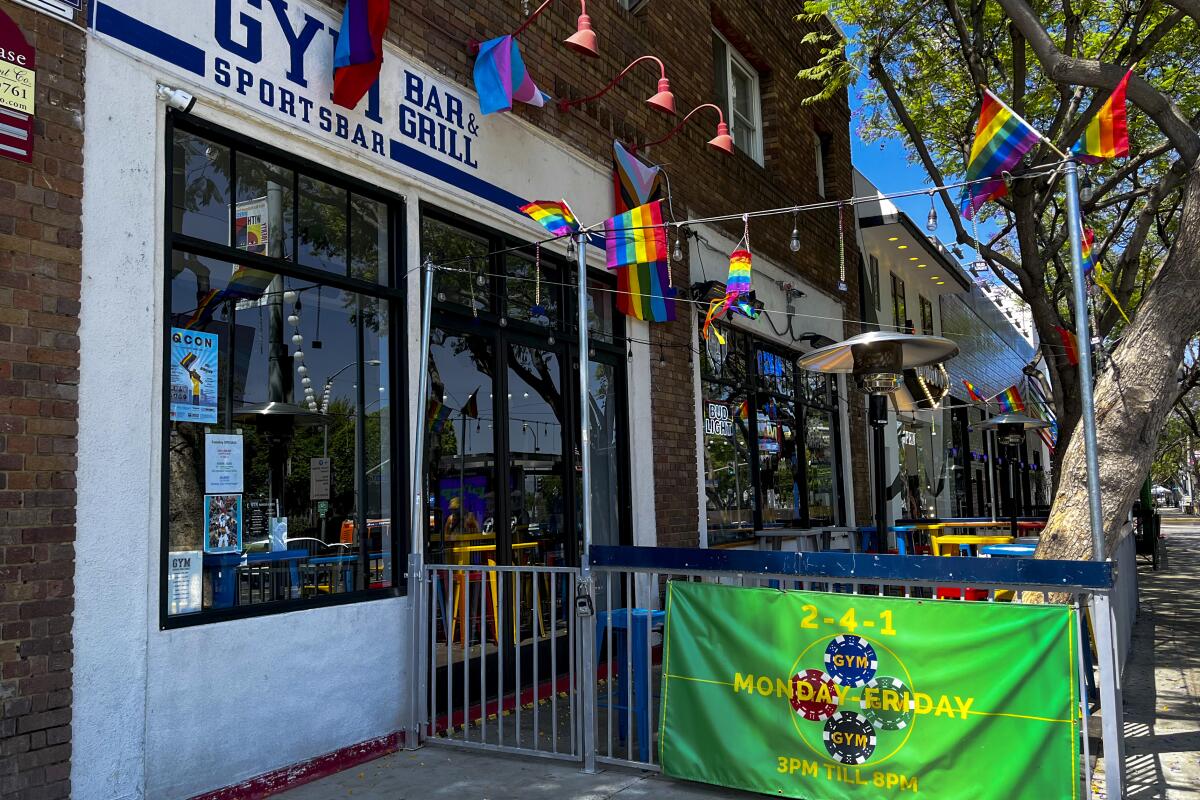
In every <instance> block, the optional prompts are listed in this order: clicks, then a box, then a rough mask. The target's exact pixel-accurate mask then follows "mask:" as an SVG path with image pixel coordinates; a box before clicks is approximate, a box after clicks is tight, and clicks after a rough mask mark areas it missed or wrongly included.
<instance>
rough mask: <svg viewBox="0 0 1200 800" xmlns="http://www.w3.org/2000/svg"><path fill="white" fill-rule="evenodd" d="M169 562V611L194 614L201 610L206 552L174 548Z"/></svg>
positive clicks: (172, 613)
mask: <svg viewBox="0 0 1200 800" xmlns="http://www.w3.org/2000/svg"><path fill="white" fill-rule="evenodd" d="M169 557H170V561H169V562H168V564H167V613H168V614H170V615H171V616H174V615H176V614H192V613H195V612H196V611H199V610H200V603H201V598H202V594H201V591H202V586H201V582H200V581H201V576H202V569H203V566H204V553H203V552H201V551H200V550H172V551H171V552H170V554H169Z"/></svg>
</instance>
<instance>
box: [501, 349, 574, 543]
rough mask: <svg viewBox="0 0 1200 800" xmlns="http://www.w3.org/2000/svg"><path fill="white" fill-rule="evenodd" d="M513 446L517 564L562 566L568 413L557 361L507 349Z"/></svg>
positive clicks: (536, 353)
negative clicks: (565, 413)
mask: <svg viewBox="0 0 1200 800" xmlns="http://www.w3.org/2000/svg"><path fill="white" fill-rule="evenodd" d="M507 361H508V446H509V457H508V463H509V484H510V498H511V499H510V503H509V506H510V514H511V515H512V542H513V544H512V548H513V554H512V557H513V560H514V562H516V563H539V564H560V565H561V564H563V563H566V551H565V547H564V545H565V534H566V529H565V523H566V520H565V517H564V515H565V513H566V509H565V503H566V496H565V492H564V491H563V475H564V470H563V450H562V441H563V428H562V421H561V418H560V414H561V409H562V408H563V398H562V392H561V388H560V387H561V375H560V368H559V363H558V356H557V355H555V354H554V353H551V352H547V351H544V350H538V349H535V348H532V347H525V346H523V345H509V347H508V359H507Z"/></svg>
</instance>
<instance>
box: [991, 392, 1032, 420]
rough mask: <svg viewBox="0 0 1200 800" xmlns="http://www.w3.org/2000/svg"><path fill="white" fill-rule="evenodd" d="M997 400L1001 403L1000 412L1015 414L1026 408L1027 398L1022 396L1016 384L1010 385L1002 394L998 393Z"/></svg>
mask: <svg viewBox="0 0 1200 800" xmlns="http://www.w3.org/2000/svg"><path fill="white" fill-rule="evenodd" d="M993 399H995V401H996V402H997V403H998V404H999V405H1000V413H1002V414H1015V413H1017V412H1019V411H1024V410H1025V400H1024V399H1022V397H1021V392H1020V391H1018V390H1017V387H1016V386H1010V387H1008V388H1007V389H1005V390H1004V391H1003V392H1001V393H1000V394H998V395H996V397H995V398H993Z"/></svg>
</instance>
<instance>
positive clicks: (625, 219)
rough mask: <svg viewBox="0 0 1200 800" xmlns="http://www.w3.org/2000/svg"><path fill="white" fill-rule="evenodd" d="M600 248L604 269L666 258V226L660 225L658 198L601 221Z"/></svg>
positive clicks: (651, 262) (660, 206) (661, 218)
mask: <svg viewBox="0 0 1200 800" xmlns="http://www.w3.org/2000/svg"><path fill="white" fill-rule="evenodd" d="M604 247H605V250H606V252H607V255H608V268H609V269H617V268H619V267H627V266H629V265H630V264H654V263H657V262H659V261H664V262H665V261H666V260H667V258H668V257H669V256H668V253H669V252H670V251H669V250H667V229H666V227H665V226H664V225H663V216H662V201H661V200H655V201H654V202H653V203H647V204H646V205H644V206H638V207H637V208H632V209H630V210H629V211H626V212H625V213H624V214H617V215H616V216H615V217H610V218H609V219H606V220H605V221H604Z"/></svg>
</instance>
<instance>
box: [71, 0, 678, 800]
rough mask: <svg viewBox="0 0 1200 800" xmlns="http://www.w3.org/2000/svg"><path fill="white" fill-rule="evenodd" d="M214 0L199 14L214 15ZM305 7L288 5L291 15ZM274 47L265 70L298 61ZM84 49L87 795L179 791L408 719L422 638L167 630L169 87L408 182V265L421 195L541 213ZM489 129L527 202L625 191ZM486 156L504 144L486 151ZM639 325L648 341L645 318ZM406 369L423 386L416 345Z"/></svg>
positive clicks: (586, 208) (153, 7)
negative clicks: (162, 579) (163, 560)
mask: <svg viewBox="0 0 1200 800" xmlns="http://www.w3.org/2000/svg"><path fill="white" fill-rule="evenodd" d="M121 4H122V5H123V6H125V7H126V10H134V11H136V10H139V9H141V10H142V11H144V13H145V15H146V16H147V18H152V19H162V17H163V14H164V13H165V12H164V11H163V7H162V6H160V5H158V4H157V3H152V2H149V0H121ZM202 5H204V6H205V9H204V13H203V15H202V17H203V23H202V25H201V26H200V27H204V26H206V25H208V24H209V22H210V19H211V13H212V12H211V10H209V8H208V6H209V3H208V2H205V3H203V4H202ZM242 5H243V6H244V5H245V4H244V3H243V4H242ZM264 7H266V4H264ZM304 10H305V9H304V7H303V6H301V4H299V3H292V4H291V11H290V12H289V13H291V14H292V15H293V16H297V15H300V14H302V13H303V11H304ZM171 13H172V14H175V13H176V11H175V10H172V11H171ZM253 13H257V14H262V13H264V12H253ZM163 24H164V25H165V24H166V23H165V22H164V23H163ZM179 28H180V29H181V30H182V29H183V26H179ZM278 56H279V53H278V52H276V53H275V54H274V62H273V63H269V61H265V62H264V65H263V66H262V67H261V69H263V70H271V69H274V70H275V71H277V72H283V71H284V70H286V68H287V65H286V61H282V62H281V61H280V59H279V58H278ZM88 57H89V63H88V70H87V93H88V97H89V98H90V99H91V100H90V102H89V103H88V105H87V117H86V130H87V137H86V149H85V162H86V164H87V169H86V175H85V181H86V182H85V191H84V212H83V215H84V245H83V265H84V267H83V271H84V279H83V280H84V285H83V296H82V310H81V328H80V336H81V338H82V340H83V353H82V357H81V361H82V363H81V369H80V449H79V469H78V482H79V489H78V491H79V522H78V532H77V542H76V565H77V572H76V581H75V583H76V609H75V630H74V636H75V685H74V715H75V716H74V733H73V738H74V742H73V745H74V752H73V764H72V767H73V771H72V780H73V796H74V797H75V798H77V800H125V799H126V798H154V800H160V799H161V800H170V799H171V798H186V797H190V796H192V795H195V794H197V793H200V792H203V791H208V790H212V789H216V788H220V787H223V786H227V785H231V784H234V783H237V782H239V781H241V780H244V779H246V778H248V777H252V776H254V775H258V774H261V773H263V772H266V771H270V770H273V769H277V768H280V767H285V766H288V765H292V764H296V763H299V762H302V761H305V760H307V759H309V758H312V757H314V756H317V755H320V754H323V753H327V752H330V751H333V750H336V749H339V748H342V747H346V746H348V745H352V744H355V743H358V742H361V741H364V740H367V739H371V738H374V737H377V736H383V735H386V734H389V733H391V732H393V731H396V730H397V729H398V728H399V726H400V724H401V720H402V719H403V713H404V711H405V709H404V706H403V698H404V697H405V688H406V686H407V681H408V675H407V670H406V666H405V664H406V661H405V659H406V657H407V656H406V653H407V645H408V642H409V639H410V636H409V632H408V629H407V623H406V620H407V609H408V603H407V600H406V599H405V598H402V597H401V598H390V599H384V600H376V601H371V602H363V603H353V604H347V605H340V606H333V607H328V608H321V609H308V610H303V611H297V612H292V613H288V614H282V615H269V616H263V617H256V618H252V619H244V620H237V621H230V622H221V623H212V624H207V625H201V626H196V627H191V628H184V629H178V630H172V631H163V630H160V624H159V623H160V620H159V608H158V591H159V569H160V516H161V507H162V497H161V469H160V464H161V439H162V428H161V426H162V417H163V410H162V380H163V376H162V374H161V364H162V359H163V351H162V349H161V348H162V347H163V346H164V342H163V341H162V339H163V337H162V336H161V332H162V330H163V317H162V314H163V308H162V297H163V272H164V265H163V256H162V250H163V236H162V231H161V227H162V220H163V216H164V215H163V202H164V185H165V175H164V153H163V132H164V124H165V110H164V107H163V105H162V103H161V102H159V101H157V99H156V97H155V85H156V83H157V82H160V81H161V82H163V83H166V84H169V85H172V86H178V87H181V88H185V89H186V90H187V91H189V92H191V93H193V94H195V95H196V96H197V97H198V98H199V102H198V104H197V107H196V109H195V110H194V111H193V112H192V113H193V114H194V115H195V116H197V117H201V118H204V119H206V120H209V121H211V122H214V123H216V124H218V125H221V126H223V127H225V128H228V129H229V130H231V131H235V132H237V133H240V134H243V135H246V136H249V137H250V138H252V139H258V140H260V141H263V142H264V143H268V144H271V145H273V146H276V147H279V148H282V149H286V150H288V151H289V152H291V153H293V154H295V155H296V156H297V157H299V158H304V159H308V160H310V161H314V162H319V163H321V164H324V165H327V166H329V167H331V168H335V169H340V170H342V171H344V172H346V173H347V174H349V175H352V176H354V177H356V178H358V179H360V180H364V181H368V182H370V183H375V184H378V185H380V186H381V187H383V188H385V189H387V190H388V191H392V192H395V193H397V194H400V195H402V196H404V198H405V200H406V203H407V210H406V214H407V230H408V238H407V242H406V257H407V264H408V266H409V267H410V268H411V267H415V266H416V265H418V264H419V263H420V260H419V259H420V252H419V236H418V232H419V230H420V227H419V224H418V223H419V207H420V203H421V202H422V201H426V202H429V203H431V204H435V205H437V206H439V207H442V208H446V209H448V210H450V211H453V212H456V213H459V214H463V215H466V216H470V217H473V218H474V219H476V220H478V221H479V222H480V223H481V224H484V225H489V226H492V227H495V228H498V229H502V230H504V231H506V232H508V233H511V234H515V235H521V236H524V237H526V238H533V237H535V236H536V235H537V228H536V227H533V226H532V223H530V222H528V221H523V220H522V219H521V218H520V217H518V216H516V215H515V214H513V213H512V212H511V211H507V210H504V209H501V208H499V207H497V206H495V205H493V204H491V203H489V202H486V201H484V200H482V199H479V198H477V197H472V196H469V195H466V194H464V193H463V192H462V191H461V190H456V189H453V188H451V187H449V186H447V185H445V184H441V183H439V182H437V181H436V180H433V179H430V178H429V177H428V176H425V175H422V174H421V173H419V172H417V171H416V170H414V169H411V168H409V167H406V166H401V165H397V164H394V163H391V162H386V161H385V162H380V161H379V160H378V159H372V158H370V157H368V156H365V155H364V154H362V153H361V152H357V151H356V149H355V148H353V147H351V146H349V145H347V144H345V143H342V142H338V141H333V140H329V139H328V138H326V139H324V140H322V139H319V138H318V137H314V136H308V135H303V134H302V133H301V132H300V131H298V130H297V128H296V126H294V125H289V124H288V123H287V122H286V121H285V120H279V119H273V118H271V117H270V116H269V115H265V114H263V113H260V112H259V111H258V110H256V109H254V108H253V107H251V106H248V105H247V104H246V103H244V102H241V101H239V100H238V99H237V98H229V99H223V98H222V97H220V96H219V95H218V94H216V93H215V92H214V91H211V87H207V86H206V85H205V84H204V83H203V82H202V81H199V80H195V81H194V80H189V79H188V77H187V76H185V75H182V74H180V72H179V70H177V69H175V68H172V67H169V66H167V65H163V64H159V63H157V62H156V61H155V60H154V59H153V58H152V57H149V56H147V55H145V54H137V53H134V52H132V51H131V50H130V49H129V48H127V47H124V46H121V45H120V43H113V42H111V41H108V40H103V39H101V40H93V42H92V44H91V45H90V46H89V54H88ZM390 57H391V58H396V59H398V55H397V54H395V53H392V54H391V55H390ZM313 71H315V69H314V70H313ZM455 90H456V91H459V92H462V93H463V94H464V95H467V94H469V93H467V92H466V91H465V89H462V88H461V87H455ZM484 125H485V126H486V127H485V132H486V134H487V137H488V141H489V144H488V145H487V148H486V149H481V150H480V151H479V155H480V163H481V177H484V178H485V179H486V180H489V181H491V182H493V183H494V184H496V185H499V186H502V187H504V188H505V189H506V190H508V191H510V192H513V193H517V194H520V195H521V196H524V197H528V198H531V199H552V198H553V199H557V198H559V197H562V196H563V195H564V194H567V195H568V197H569V199H570V201H571V203H572V205H573V206H574V207H575V209H576V212H577V213H578V214H579V215H580V217H581V219H583V220H584V221H594V220H595V219H598V218H599V215H600V214H601V213H602V210H603V209H606V208H607V207H608V204H609V203H611V184H610V176H609V175H608V172H607V169H606V168H605V166H604V165H601V164H599V163H593V162H590V161H588V160H585V159H583V158H581V157H578V156H577V155H574V154H572V153H569V152H567V151H564V150H563V149H562V148H561V147H559V146H558V145H557V144H555V143H554V142H553V140H551V139H549V138H548V137H546V136H545V135H544V134H542V133H540V132H538V131H536V130H534V129H533V128H531V127H530V126H528V125H525V124H523V123H520V122H519V121H518V120H516V119H514V118H511V117H507V116H505V117H489V118H487V120H486V122H485V123H484ZM488 151H490V152H491V153H492V154H493V155H494V157H492V158H491V160H490V161H487V162H485V161H484V159H483V155H484V154H485V153H486V152H488ZM518 152H519V153H521V154H522V157H520V158H517V157H513V153H518ZM531 152H533V153H536V157H534V156H530V155H529V154H530V153H531ZM591 251H592V252H591V256H592V261H591V263H592V264H594V265H597V266H601V265H602V260H603V259H602V256H603V254H602V252H601V251H599V250H596V249H595V248H591ZM406 284H407V286H408V288H409V290H410V301H409V307H408V314H407V322H408V331H407V334H408V335H407V341H408V342H410V343H415V342H417V341H419V325H420V314H419V291H418V287H419V274H418V273H417V272H416V271H415V270H414V271H413V272H411V273H410V274H409V275H408V276H407V278H406ZM635 324H636V323H635ZM634 335H635V336H637V337H639V338H643V339H645V338H648V336H647V335H646V333H645V331H644V330H643V331H641V332H639V331H637V330H635V331H634ZM407 367H408V369H409V370H410V381H409V386H410V392H412V395H411V399H414V400H415V391H416V389H415V387H416V369H417V359H416V357H415V346H414V347H413V348H412V349H411V350H410V351H409V354H408V364H407ZM629 378H630V380H629V383H630V387H631V388H630V392H629V397H630V403H631V407H630V414H629V416H630V420H631V426H632V427H633V429H634V430H631V431H630V435H631V437H633V436H638V437H642V438H648V435H649V432H648V427H647V426H648V422H647V421H648V419H649V416H650V414H649V396H648V389H646V388H645V387H646V386H648V382H649V354H648V353H647V352H646V351H645V348H644V347H641V348H636V351H635V356H634V358H633V360H632V361H631V362H630V364H629ZM414 419H415V418H414ZM412 424H415V423H414V421H413V419H410V426H411V425H412ZM631 450H632V452H633V453H634V454H635V463H634V465H633V480H632V489H633V498H632V500H633V507H634V518H635V539H636V541H638V542H639V543H651V542H652V541H653V536H654V533H653V519H654V516H653V514H654V499H653V498H654V490H653V472H652V463H651V462H650V459H649V457H647V456H639V455H637V454H638V453H640V452H641V451H640V450H639V449H638V448H631ZM398 580H401V581H402V580H403V578H402V577H399V576H398Z"/></svg>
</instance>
